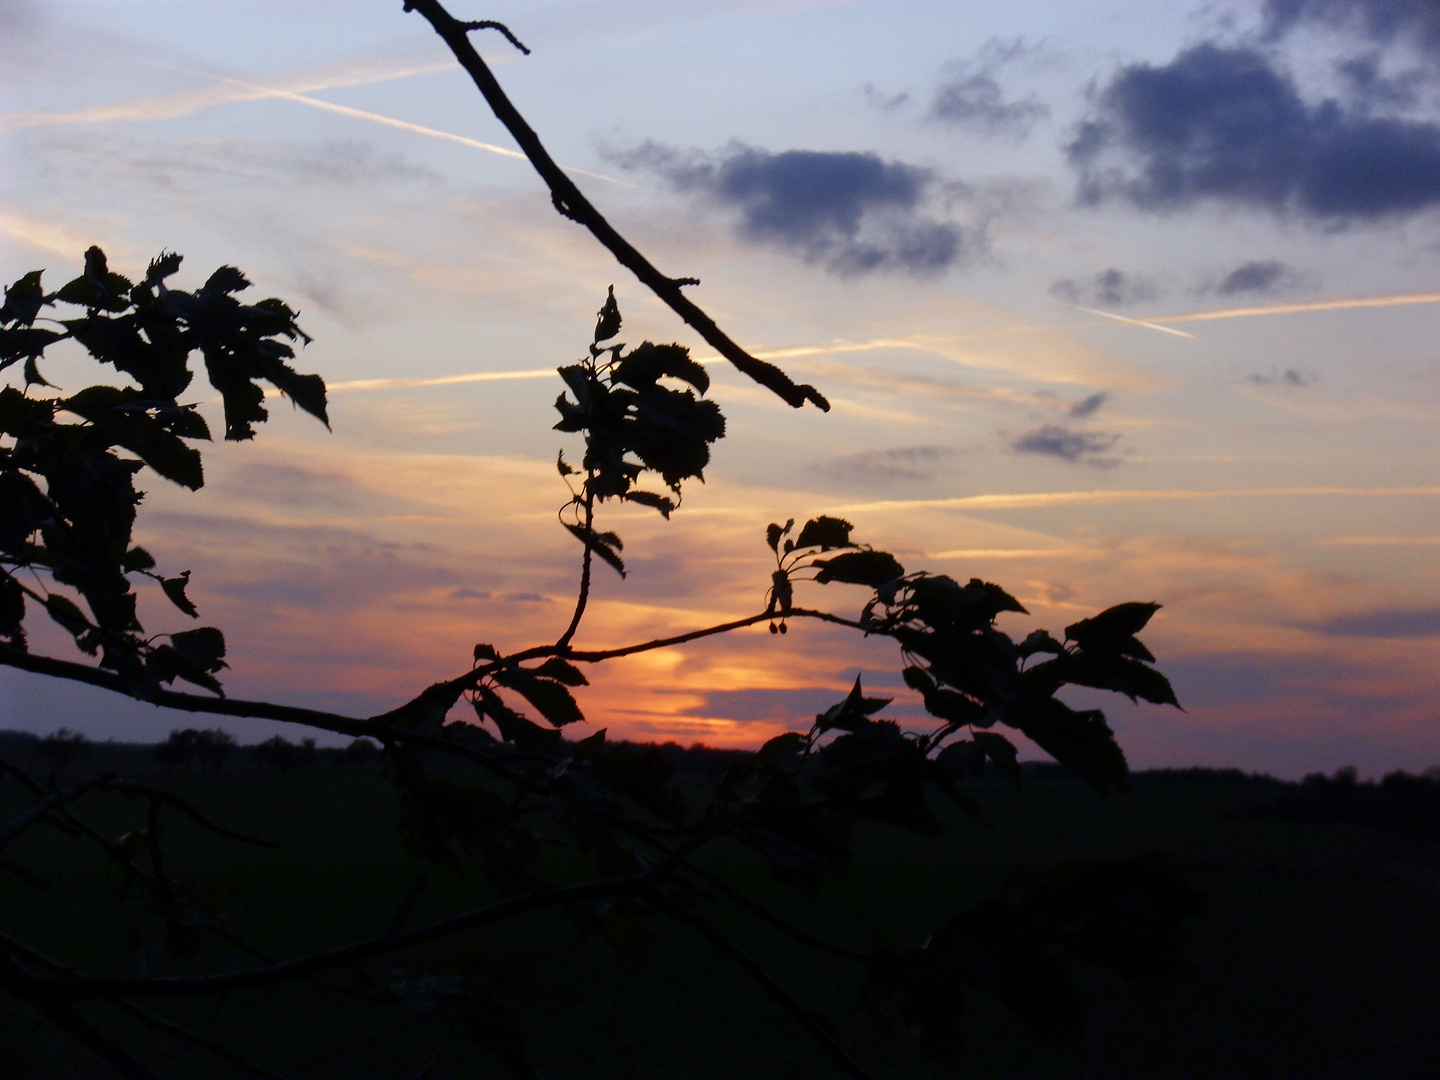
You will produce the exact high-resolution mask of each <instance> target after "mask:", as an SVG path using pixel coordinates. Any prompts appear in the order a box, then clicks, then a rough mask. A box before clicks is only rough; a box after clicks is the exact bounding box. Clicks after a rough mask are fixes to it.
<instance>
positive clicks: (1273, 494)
mask: <svg viewBox="0 0 1440 1080" xmlns="http://www.w3.org/2000/svg"><path fill="white" fill-rule="evenodd" d="M1437 495H1440V487H1385V488H1358V487H1294V488H1221V489H1216V490H1213V491H1205V490H1193V489H1183V488H1172V489H1161V490H1155V489H1145V488H1139V489H1134V488H1132V489H1125V488H1120V489H1113V490H1108V491H1036V492H1029V493H1026V494H1015V495H1008V494H1007V495H961V496H957V497H955V498H949V499H886V500H881V501H878V502H866V503H849V504H846V505H844V506H834V507H830V511H831V512H840V511H846V512H851V513H858V512H859V511H862V510H920V509H931V510H1030V509H1035V508H1039V507H1048V506H1093V505H1099V504H1103V503H1125V502H1151V501H1188V500H1201V499H1273V498H1281V497H1295V498H1301V497H1312V498H1315V497H1368V498H1433V497H1434V496H1437Z"/></svg>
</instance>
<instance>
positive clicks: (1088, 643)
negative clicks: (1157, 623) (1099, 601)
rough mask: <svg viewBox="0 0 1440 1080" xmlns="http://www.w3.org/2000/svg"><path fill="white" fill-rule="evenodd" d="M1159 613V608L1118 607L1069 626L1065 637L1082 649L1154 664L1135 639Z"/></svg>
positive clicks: (1138, 605)
mask: <svg viewBox="0 0 1440 1080" xmlns="http://www.w3.org/2000/svg"><path fill="white" fill-rule="evenodd" d="M1159 610H1160V605H1159V604H1141V603H1133V602H1132V603H1127V604H1116V605H1115V606H1114V607H1112V608H1106V609H1105V610H1104V611H1102V612H1100V614H1099V615H1093V616H1091V617H1090V618H1088V619H1081V620H1080V621H1079V622H1077V623H1072V624H1071V625H1070V626H1067V627H1066V628H1065V637H1066V639H1067V640H1069V641H1073V642H1075V644H1076V645H1078V646H1080V648H1082V649H1086V650H1093V651H1095V652H1113V653H1118V654H1119V655H1121V656H1129V657H1133V658H1134V659H1136V660H1147V661H1153V660H1154V659H1155V657H1153V656H1151V655H1150V651H1149V650H1148V649H1146V648H1145V646H1144V645H1142V644H1140V642H1139V641H1137V640H1136V639H1135V635H1136V634H1138V633H1139V632H1140V631H1141V630H1143V629H1145V624H1146V623H1148V622H1149V621H1150V618H1151V616H1153V615H1154V614H1155V612H1157V611H1159Z"/></svg>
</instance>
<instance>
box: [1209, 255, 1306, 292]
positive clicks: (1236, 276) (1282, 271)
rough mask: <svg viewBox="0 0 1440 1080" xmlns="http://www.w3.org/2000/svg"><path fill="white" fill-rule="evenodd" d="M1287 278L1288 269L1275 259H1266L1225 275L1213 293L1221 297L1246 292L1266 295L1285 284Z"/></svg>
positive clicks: (1244, 265)
mask: <svg viewBox="0 0 1440 1080" xmlns="http://www.w3.org/2000/svg"><path fill="white" fill-rule="evenodd" d="M1289 277H1290V269H1289V267H1287V266H1286V265H1285V264H1284V263H1282V262H1278V261H1277V260H1275V259H1267V260H1265V261H1264V262H1247V263H1244V264H1243V265H1241V266H1237V267H1236V268H1235V269H1234V270H1231V271H1230V273H1228V274H1226V275H1225V277H1224V279H1223V280H1222V281H1221V282H1220V284H1219V285H1217V286H1216V287H1215V291H1216V292H1218V293H1220V294H1221V295H1222V296H1233V295H1234V294H1235V293H1247V292H1256V293H1268V292H1270V291H1271V290H1273V289H1274V288H1275V287H1276V286H1278V285H1281V284H1283V283H1285V282H1286V281H1287V280H1288V279H1289Z"/></svg>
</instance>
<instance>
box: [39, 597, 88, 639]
mask: <svg viewBox="0 0 1440 1080" xmlns="http://www.w3.org/2000/svg"><path fill="white" fill-rule="evenodd" d="M45 610H46V612H47V613H48V614H49V615H50V618H52V619H54V620H55V621H56V622H57V623H59V624H60V625H61V626H62V627H64V628H65V630H67V631H68V632H69V633H70V634H71V635H72V636H74V637H77V638H78V637H80V636H82V635H83V634H85V633H86V632H88V631H89V630H92V629H94V627H93V625H92V624H91V622H90V620H89V619H87V618H86V617H85V615H84V613H83V612H81V610H80V609H79V608H78V607H76V606H75V602H74V601H73V600H71V599H70V598H69V597H66V596H61V595H60V594H59V593H51V594H50V595H49V596H47V597H46V598H45Z"/></svg>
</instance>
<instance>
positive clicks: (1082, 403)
mask: <svg viewBox="0 0 1440 1080" xmlns="http://www.w3.org/2000/svg"><path fill="white" fill-rule="evenodd" d="M1109 400H1110V395H1109V394H1107V393H1106V392H1105V391H1103V390H1102V391H1100V392H1099V393H1097V394H1091V395H1090V396H1089V397H1085V398H1081V399H1080V400H1079V401H1077V402H1075V404H1073V405H1071V406H1070V409H1069V412H1070V415H1071V416H1076V417H1085V416H1094V415H1095V413H1097V412H1099V411H1100V406H1102V405H1104V404H1105V403H1106V402H1107V401H1109Z"/></svg>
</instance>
